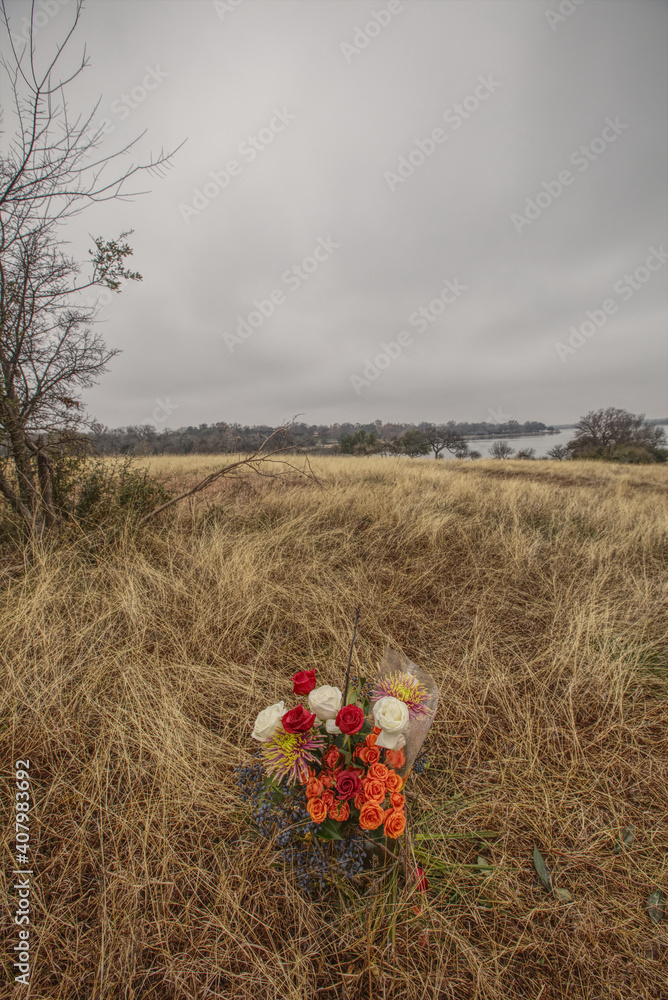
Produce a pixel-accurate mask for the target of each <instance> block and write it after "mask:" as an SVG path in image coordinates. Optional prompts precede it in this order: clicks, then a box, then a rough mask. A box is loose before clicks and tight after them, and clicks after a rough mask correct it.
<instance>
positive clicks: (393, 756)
mask: <svg viewBox="0 0 668 1000" xmlns="http://www.w3.org/2000/svg"><path fill="white" fill-rule="evenodd" d="M385 760H386V761H387V763H388V764H389V766H390V767H396V769H397V770H399V769H400V768H402V767H403V766H404V764H405V763H406V757H405V755H404V751H403V750H386V751H385Z"/></svg>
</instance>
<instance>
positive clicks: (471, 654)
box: [0, 455, 668, 1000]
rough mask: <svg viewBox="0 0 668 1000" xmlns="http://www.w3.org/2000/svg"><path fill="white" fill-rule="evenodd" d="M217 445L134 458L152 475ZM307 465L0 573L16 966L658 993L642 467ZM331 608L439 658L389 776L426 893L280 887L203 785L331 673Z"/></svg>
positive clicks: (262, 850) (50, 978)
mask: <svg viewBox="0 0 668 1000" xmlns="http://www.w3.org/2000/svg"><path fill="white" fill-rule="evenodd" d="M222 461H223V459H221V458H220V457H215V456H200V455H198V456H187V457H175V458H155V459H147V460H145V464H146V465H147V467H148V468H149V469H150V471H151V473H152V474H153V475H155V476H157V477H158V478H160V479H161V480H162V481H164V482H165V484H166V485H167V486H169V487H170V488H181V489H183V488H185V486H186V485H187V484H188V483H194V482H195V480H196V478H197V477H198V476H199V475H203V474H206V473H207V472H209V471H211V470H212V469H213V468H215V467H217V465H219V464H220V463H221V462H222ZM312 465H313V469H314V471H315V472H316V474H317V475H318V477H319V480H320V485H319V486H318V485H316V484H315V483H313V482H309V481H307V480H305V479H304V478H303V477H299V476H297V475H293V476H290V477H287V478H282V479H277V480H272V479H261V478H258V477H255V478H253V479H246V480H229V481H227V480H224V481H221V482H220V483H219V484H218V485H217V487H216V489H215V491H214V492H212V493H205V494H202V495H201V496H200V497H198V499H197V501H193V502H191V503H189V504H188V503H185V504H182V505H181V506H180V507H178V508H176V511H177V512H176V514H175V515H174V516H173V517H171V518H169V519H167V518H166V519H165V520H164V521H163V522H162V523H154V524H152V525H151V526H150V527H148V528H147V529H145V530H144V531H143V532H141V533H139V534H131V533H130V532H128V533H126V534H125V535H123V536H122V537H121V538H120V539H117V540H116V541H115V542H114V543H113V544H112V543H109V544H100V542H99V540H98V541H96V542H95V543H94V542H93V541H91V540H90V539H87V538H82V539H81V540H76V541H73V542H71V543H70V544H69V545H68V546H67V547H61V548H59V549H56V550H54V551H51V552H47V551H45V552H43V553H41V554H39V553H38V555H37V558H36V562H35V564H34V565H33V566H32V568H31V569H30V570H29V571H28V574H27V577H25V578H24V577H23V576H22V575H18V576H17V575H16V574H14V576H12V577H10V578H5V579H4V580H3V581H2V589H1V590H0V649H1V650H2V654H1V656H0V670H1V675H0V676H1V682H2V683H1V684H0V691H1V694H0V699H1V705H2V729H1V731H0V739H1V741H2V744H3V746H2V759H3V760H4V761H5V768H6V770H7V771H9V770H10V768H11V767H12V766H13V761H14V759H16V758H17V757H29V758H30V759H31V762H34V763H33V765H32V766H33V770H34V775H35V778H34V796H35V815H34V819H33V824H34V826H33V832H32V849H33V852H34V853H33V860H34V863H35V865H34V867H35V868H36V869H37V871H38V873H39V879H38V886H39V891H38V893H37V895H36V896H35V897H34V919H33V921H32V924H31V926H32V928H33V930H32V933H33V935H34V946H35V948H34V953H33V954H32V958H31V963H32V967H33V984H32V987H31V991H32V990H34V995H35V996H37V995H39V996H40V997H42V998H52V997H53V998H55V997H58V998H63V1000H65V998H67V1000H70V998H71V1000H75V998H83V997H86V998H92V997H95V998H100V1000H103V998H104V1000H106V998H109V1000H112V998H113V1000H117V998H121V997H124V998H128V1000H130V998H134V1000H140V998H142V1000H149V998H151V1000H153V998H155V1000H176V998H184V997H187V998H190V997H192V998H200V997H209V996H211V997H221V998H222V997H224V998H229V1000H233V998H241V997H244V998H246V997H248V998H250V997H254V998H255V997H262V998H263V1000H298V998H299V1000H309V998H313V997H315V996H316V995H317V996H318V997H321V998H322V1000H329V998H332V1000H334V998H343V997H348V998H351V1000H352V998H366V997H369V996H373V997H374V998H376V997H377V998H380V997H388V998H395V997H396V998H403V997H406V998H415V1000H417V998H419V997H424V998H432V997H434V998H436V997H444V998H445V997H452V998H457V1000H460V998H461V1000H463V998H474V997H475V998H481V1000H482V998H484V1000H488V998H489V1000H492V998H493V1000H514V998H536V1000H537V998H538V997H540V1000H549V998H553V997H554V998H557V997H559V998H562V997H568V1000H580V998H582V1000H585V998H588V1000H589V998H593V997H595V996H602V995H604V993H605V995H606V996H609V997H610V998H613V1000H622V998H624V1000H631V998H634V1000H637V998H639V997H643V998H647V1000H659V998H661V997H663V998H665V997H666V996H668V986H667V982H668V980H667V979H666V964H665V963H666V953H667V952H666V947H667V945H668V919H664V920H663V921H662V922H661V923H659V924H656V925H655V924H654V923H652V922H651V921H650V919H649V917H648V915H647V912H646V911H645V902H646V899H647V897H648V896H649V895H650V893H651V892H653V891H654V890H656V889H657V888H658V889H662V890H663V891H664V893H667V890H668V863H667V860H666V858H667V849H668V819H667V812H666V809H667V803H668V742H667V741H666V731H667V729H666V725H667V722H668V702H667V699H666V695H667V694H668V669H667V664H668V636H667V631H666V622H667V621H668V585H667V583H666V557H667V556H668V505H667V504H666V498H667V496H668V469H666V468H664V467H660V466H634V467H632V468H629V467H628V466H625V467H622V466H618V465H608V464H603V463H585V462H579V463H555V462H551V463H548V462H492V461H488V462H484V461H483V462H476V463H469V464H465V463H462V462H456V461H451V462H447V463H446V462H443V463H439V462H431V463H430V462H426V461H422V462H415V461H411V460H408V459H381V458H372V459H357V458H345V457H323V458H319V459H315V460H313V462H312ZM358 603H359V604H361V608H362V610H361V618H360V627H359V633H358V641H357V644H356V657H357V659H356V662H357V664H359V663H360V661H361V660H366V661H367V664H368V667H367V670H368V671H369V673H371V674H373V670H374V667H375V664H376V663H377V661H378V659H379V657H380V655H381V653H382V649H383V647H384V645H385V644H386V643H389V644H390V645H392V646H394V647H395V648H397V649H401V650H403V651H404V652H405V653H406V654H407V655H408V656H410V657H411V658H412V659H413V660H415V661H416V662H417V663H419V664H420V665H421V666H423V667H425V668H426V669H428V670H430V671H431V672H432V673H433V675H434V676H435V677H436V678H437V679H438V681H439V683H440V698H441V700H440V706H439V711H438V716H437V720H436V722H435V724H434V726H433V728H432V733H431V736H430V738H429V755H430V767H429V770H428V771H427V773H426V774H425V775H423V776H416V775H413V776H411V778H410V779H409V783H408V788H409V790H410V791H411V792H412V793H413V794H414V798H413V799H412V800H411V811H410V819H409V826H410V829H411V831H412V836H413V847H414V849H415V852H416V856H417V857H418V859H419V860H420V861H421V864H422V866H423V868H424V869H425V870H426V874H427V877H428V879H429V884H430V885H429V892H428V893H427V896H426V898H425V896H424V894H422V893H420V892H418V891H417V890H416V889H415V887H414V886H409V887H408V891H406V892H404V893H403V895H401V897H400V898H398V899H397V900H396V901H395V902H394V903H393V901H392V900H391V899H390V900H387V899H385V898H383V897H382V896H381V895H378V894H374V893H371V894H369V895H367V896H366V897H365V898H364V899H362V900H361V901H360V900H357V901H355V899H354V898H352V897H350V898H349V897H347V896H345V895H343V894H342V895H340V896H337V897H335V898H333V899H329V900H318V899H315V900H311V899H309V898H305V897H304V896H302V895H301V894H300V893H299V892H298V891H297V889H296V888H295V887H294V885H293V883H292V881H291V878H290V873H289V872H288V871H284V870H283V869H282V868H280V867H276V866H275V865H273V864H272V850H271V845H269V846H267V844H266V843H265V842H263V841H261V840H259V839H256V838H255V837H254V835H253V833H252V831H251V830H250V829H249V828H248V826H247V823H246V818H245V813H244V810H243V807H242V803H241V800H240V798H239V796H238V792H237V789H236V786H235V784H234V782H233V780H232V769H233V767H234V766H235V765H236V764H237V763H239V762H240V761H244V760H247V759H248V758H249V755H250V754H251V753H252V752H253V749H254V747H253V746H252V741H251V740H250V730H251V725H252V722H253V720H254V718H255V715H256V714H257V712H258V711H259V710H260V709H261V708H263V707H265V705H267V704H270V703H272V702H274V701H277V700H279V699H281V698H284V697H286V696H287V695H288V692H289V690H290V677H291V675H292V673H294V672H295V671H296V670H299V669H303V668H307V667H308V668H312V667H315V668H316V670H317V671H318V681H319V683H332V684H341V682H342V678H343V674H344V671H345V664H346V659H347V648H348V644H349V642H350V634H351V628H352V622H353V619H354V609H355V607H356V606H357V604H358ZM629 827H633V841H632V843H631V844H630V846H628V847H626V846H624V847H620V835H621V834H622V831H624V830H628V829H629ZM627 839H628V837H627ZM534 845H535V846H537V847H538V849H539V850H540V851H541V852H542V854H543V856H544V857H545V860H546V862H547V864H548V866H549V868H550V869H551V872H552V879H553V884H554V885H555V886H556V887H559V888H563V889H567V890H568V892H569V893H570V894H571V896H572V898H573V902H572V903H567V902H564V901H562V900H560V899H559V898H558V897H557V896H556V895H555V894H554V893H547V892H546V891H545V890H544V889H543V888H541V886H540V885H539V884H538V883H537V880H536V873H535V871H534V868H533V862H532V852H533V848H534ZM479 858H482V859H483V860H484V862H485V864H488V865H489V866H490V867H489V868H486V867H481V866H480V862H479V860H478V859H479ZM7 860H9V858H7ZM476 865H477V866H478V867H476ZM10 867H11V865H10V864H8V863H6V864H5V865H4V872H3V878H4V880H5V886H4V888H5V891H4V892H3V897H2V898H3V899H4V900H5V903H4V907H5V911H6V915H7V917H8V923H7V926H9V922H10V921H11V919H12V916H11V914H12V913H13V909H12V906H11V904H10V902H9V900H10V898H11V888H10V887H11V884H12V878H13V876H12V875H11V874H10V873H9V869H10ZM393 905H394V906H395V907H396V918H397V919H396V932H395V934H394V939H392V937H391V936H389V935H388V934H387V921H388V914H389V912H390V910H391V908H392V906H393ZM416 909H417V910H418V911H419V912H415V911H416ZM10 911H11V912H10ZM6 937H7V936H6ZM10 937H11V933H10V934H9V936H8V937H7V943H8V945H9V944H11V943H13V942H10V941H9V938H10ZM32 947H33V944H32V942H31V951H32ZM6 954H9V951H7V952H6ZM5 962H6V963H7V971H8V975H9V968H10V967H9V963H10V962H11V958H6V959H5ZM8 981H9V980H8ZM31 995H33V994H32V992H31Z"/></svg>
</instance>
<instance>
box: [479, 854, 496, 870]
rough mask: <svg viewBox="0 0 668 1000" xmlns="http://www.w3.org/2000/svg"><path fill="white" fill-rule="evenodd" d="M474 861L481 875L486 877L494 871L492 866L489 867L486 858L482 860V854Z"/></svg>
mask: <svg viewBox="0 0 668 1000" xmlns="http://www.w3.org/2000/svg"><path fill="white" fill-rule="evenodd" d="M476 860H477V864H478V868H480V869H481V871H482V874H483V875H487V874H489V873H490V872H491V871H493V870H494V868H493V866H492V865H490V863H489V861H487V859H486V858H483V856H482V854H479V855H478V857H477V859H476Z"/></svg>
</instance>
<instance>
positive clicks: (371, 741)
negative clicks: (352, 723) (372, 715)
mask: <svg viewBox="0 0 668 1000" xmlns="http://www.w3.org/2000/svg"><path fill="white" fill-rule="evenodd" d="M379 736H380V730H378V732H376V730H375V729H374V731H373V732H372V733H369V735H368V736H367V738H366V739H365V741H364V742H365V743H366V745H367V746H368V747H373V746H375V745H376V740H377V739H378V737H379Z"/></svg>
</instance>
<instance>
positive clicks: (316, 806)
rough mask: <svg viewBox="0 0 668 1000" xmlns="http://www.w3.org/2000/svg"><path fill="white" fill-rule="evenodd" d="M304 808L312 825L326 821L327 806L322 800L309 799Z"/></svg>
mask: <svg viewBox="0 0 668 1000" xmlns="http://www.w3.org/2000/svg"><path fill="white" fill-rule="evenodd" d="M306 808H307V809H308V814H309V816H310V817H311V819H312V820H313V822H314V823H322V822H324V820H326V819H327V806H326V805H325V803H324V802H323V801H322V799H309V800H308V802H307V803H306Z"/></svg>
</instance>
